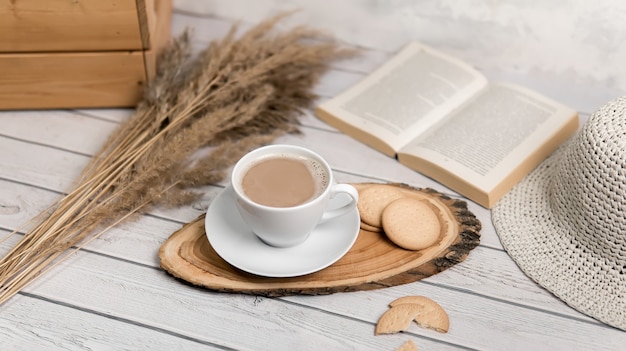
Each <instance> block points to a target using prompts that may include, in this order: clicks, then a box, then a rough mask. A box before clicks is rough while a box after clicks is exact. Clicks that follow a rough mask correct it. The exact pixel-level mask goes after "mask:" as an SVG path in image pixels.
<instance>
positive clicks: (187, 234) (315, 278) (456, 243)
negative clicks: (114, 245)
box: [159, 183, 481, 296]
mask: <svg viewBox="0 0 626 351" xmlns="http://www.w3.org/2000/svg"><path fill="white" fill-rule="evenodd" d="M369 184H372V183H359V184H353V185H355V186H356V187H357V189H363V188H364V187H366V186H368V185H369ZM387 185H388V186H393V187H397V188H398V189H401V190H402V191H403V192H405V194H406V195H407V196H412V197H416V198H419V199H423V200H427V201H429V202H430V203H431V204H433V205H435V206H436V207H438V208H439V209H440V215H441V216H442V217H443V218H440V220H441V221H442V223H445V225H444V226H443V227H444V229H442V233H441V235H440V239H439V240H438V242H437V243H436V244H435V245H433V246H431V247H429V248H427V249H424V250H420V251H410V250H405V249H402V248H400V247H398V246H396V245H395V244H393V243H392V242H391V241H389V240H388V239H387V237H386V236H385V234H384V233H375V232H370V231H366V230H363V229H361V231H360V232H359V235H358V237H357V240H356V242H355V243H354V245H353V246H352V248H351V249H350V250H349V251H348V253H347V254H346V255H345V256H343V257H342V258H341V259H340V260H338V261H337V262H335V263H334V264H332V265H331V266H329V267H327V268H325V269H323V270H321V271H318V272H315V273H311V274H308V275H304V276H299V277H292V278H268V277H261V276H257V275H254V274H250V273H247V272H244V271H241V270H239V269H237V268H235V267H233V266H231V265H230V264H229V263H227V262H226V261H224V260H223V259H221V258H220V256H219V255H218V254H217V253H216V252H215V250H214V249H213V248H212V247H211V244H210V243H209V241H208V239H207V236H206V232H205V228H204V215H203V216H200V217H199V218H197V219H196V220H194V221H193V222H191V223H188V224H186V225H185V226H183V228H181V229H180V230H178V231H176V232H175V233H173V234H172V236H171V237H170V238H169V239H168V240H167V241H166V242H165V243H164V244H163V245H162V246H161V249H160V250H159V257H160V258H161V267H163V269H165V270H166V271H168V272H169V273H170V274H172V275H173V276H175V277H177V278H180V279H182V280H185V281H187V282H189V283H191V284H194V285H198V286H202V287H205V288H208V289H211V290H215V291H222V292H233V293H244V294H255V295H263V296H285V295H297V294H303V295H304V294H306V295H321V294H331V293H335V292H345V291H358V290H371V289H378V288H384V287H389V286H395V285H400V284H406V283H410V282H414V281H417V280H420V279H422V278H425V277H429V276H432V275H434V274H437V273H438V272H441V271H443V270H445V269H447V268H448V267H451V266H453V265H455V264H457V263H459V262H462V261H463V260H464V259H465V257H467V255H468V254H469V252H470V250H472V249H473V248H474V247H476V246H477V245H478V244H479V241H480V229H481V224H480V221H479V220H478V219H477V218H476V216H474V214H473V213H472V212H470V211H469V210H468V209H467V203H466V202H465V201H460V200H454V199H451V198H449V197H447V196H445V195H443V194H441V193H439V192H437V191H435V190H432V189H416V188H412V187H409V186H407V185H404V184H387Z"/></svg>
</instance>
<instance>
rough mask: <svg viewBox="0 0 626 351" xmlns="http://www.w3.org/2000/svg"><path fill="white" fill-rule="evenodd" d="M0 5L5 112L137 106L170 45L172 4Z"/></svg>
mask: <svg viewBox="0 0 626 351" xmlns="http://www.w3.org/2000/svg"><path fill="white" fill-rule="evenodd" d="M0 1H1V2H0V109H5V110H6V109H44V108H47V109H50V108H85V107H129V106H134V105H135V104H136V103H137V102H138V101H139V99H140V98H141V93H142V89H143V86H144V85H145V84H146V83H147V81H148V80H149V79H150V78H151V77H152V76H153V75H154V71H155V66H156V55H157V52H158V51H159V50H160V49H161V48H162V47H163V46H164V45H165V44H166V43H167V41H168V40H169V34H170V21H171V12H172V2H171V0H17V1H16V0H0Z"/></svg>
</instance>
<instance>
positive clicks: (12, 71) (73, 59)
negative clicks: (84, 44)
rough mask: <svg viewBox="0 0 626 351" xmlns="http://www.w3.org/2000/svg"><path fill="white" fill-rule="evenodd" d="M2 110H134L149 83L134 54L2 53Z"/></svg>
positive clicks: (138, 56)
mask: <svg viewBox="0 0 626 351" xmlns="http://www.w3.org/2000/svg"><path fill="white" fill-rule="evenodd" d="M0 72H2V75H1V76H0V109H22V108H28V109H38V108H69V107H75V108H80V107H103V106H117V107H126V106H133V105H135V104H136V103H137V101H138V100H139V98H140V96H141V87H142V85H144V84H145V81H146V76H145V71H144V62H143V54H142V52H141V51H134V52H101V53H55V54H43V53H42V54H1V55H0Z"/></svg>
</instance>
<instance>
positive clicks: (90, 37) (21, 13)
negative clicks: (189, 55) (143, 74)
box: [0, 0, 145, 52]
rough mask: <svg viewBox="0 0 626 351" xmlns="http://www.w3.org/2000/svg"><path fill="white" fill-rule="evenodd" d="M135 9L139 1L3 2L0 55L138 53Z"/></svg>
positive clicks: (139, 40) (140, 44)
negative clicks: (65, 52)
mask: <svg viewBox="0 0 626 351" xmlns="http://www.w3.org/2000/svg"><path fill="white" fill-rule="evenodd" d="M138 6H140V7H141V6H143V7H145V2H144V0H139V1H135V0H81V1H70V0H19V1H8V0H6V1H2V2H0V52H52V51H108V50H141V49H143V48H144V44H143V42H142V36H141V25H140V23H139V18H140V16H139V15H138V13H139V12H141V11H144V12H145V8H144V9H138ZM144 26H145V24H144Z"/></svg>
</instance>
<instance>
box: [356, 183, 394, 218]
mask: <svg viewBox="0 0 626 351" xmlns="http://www.w3.org/2000/svg"><path fill="white" fill-rule="evenodd" d="M401 197H403V194H402V192H401V191H400V190H398V189H396V188H394V187H392V186H388V185H384V184H376V185H371V186H369V187H367V188H365V189H363V190H362V191H360V192H359V202H358V203H357V208H358V209H359V214H360V215H361V221H363V222H364V223H366V224H369V225H371V226H374V227H379V228H380V227H382V218H381V216H382V213H383V210H384V209H385V207H387V205H388V204H390V203H391V202H392V201H394V200H397V199H399V198H401Z"/></svg>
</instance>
